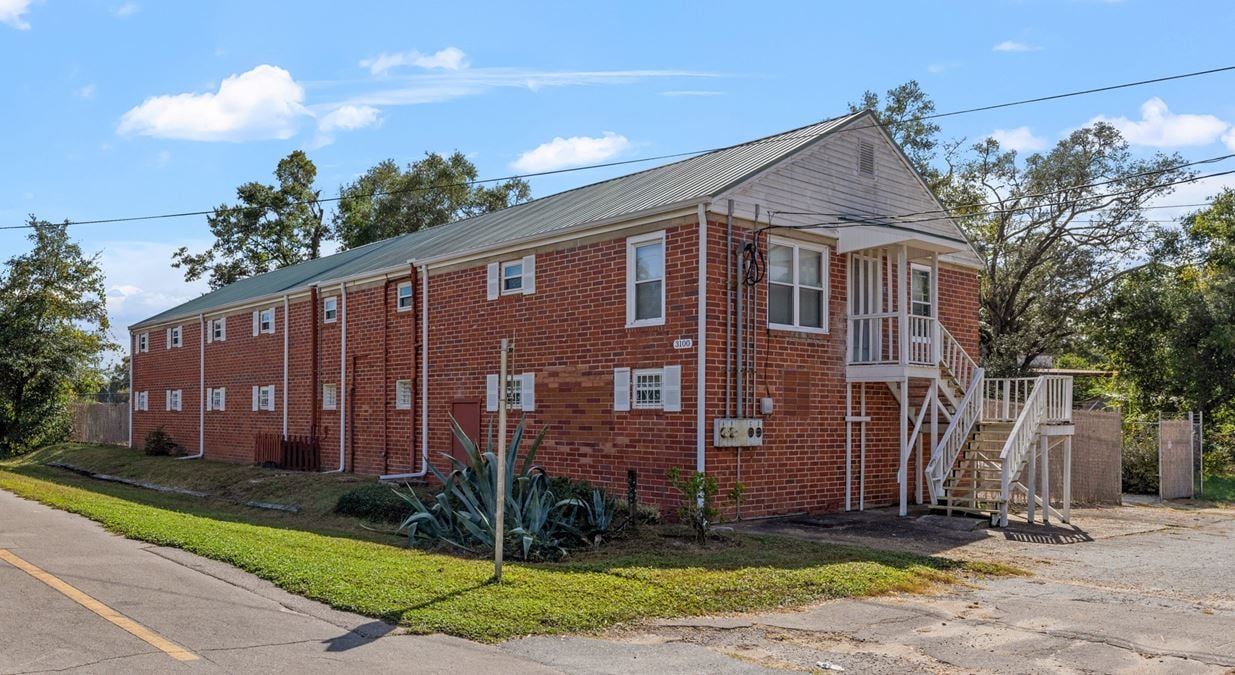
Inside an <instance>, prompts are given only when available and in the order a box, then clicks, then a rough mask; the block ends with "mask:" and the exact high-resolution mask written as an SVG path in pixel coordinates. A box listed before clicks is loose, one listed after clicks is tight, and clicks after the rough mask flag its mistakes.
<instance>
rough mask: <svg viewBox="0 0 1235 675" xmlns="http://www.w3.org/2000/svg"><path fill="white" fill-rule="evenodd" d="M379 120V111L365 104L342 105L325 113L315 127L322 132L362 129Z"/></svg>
mask: <svg viewBox="0 0 1235 675" xmlns="http://www.w3.org/2000/svg"><path fill="white" fill-rule="evenodd" d="M380 121H381V111H380V110H378V109H377V108H374V107H372V106H367V105H344V106H339V107H338V108H335V109H334V110H332V111H330V112H329V113H327V114H326V115H325V116H323V117H322V118H321V119H320V120H318V122H317V128H318V129H319V130H321V131H324V132H331V131H335V130H343V131H351V130H352V129H363V128H364V127H370V126H373V125H374V124H377V123H378V122H380Z"/></svg>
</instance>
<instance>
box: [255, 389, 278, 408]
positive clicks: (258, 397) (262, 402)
mask: <svg viewBox="0 0 1235 675" xmlns="http://www.w3.org/2000/svg"><path fill="white" fill-rule="evenodd" d="M253 409H254V410H274V385H273V384H268V385H266V386H264V387H259V386H254V387H253Z"/></svg>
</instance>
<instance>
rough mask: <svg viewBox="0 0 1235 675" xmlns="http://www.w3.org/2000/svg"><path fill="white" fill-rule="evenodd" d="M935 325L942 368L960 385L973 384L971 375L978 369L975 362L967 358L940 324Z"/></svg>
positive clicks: (967, 353)
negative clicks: (937, 331)
mask: <svg viewBox="0 0 1235 675" xmlns="http://www.w3.org/2000/svg"><path fill="white" fill-rule="evenodd" d="M936 325H937V326H938V327H939V337H940V341H939V342H940V362H942V363H943V367H944V368H946V369H947V370H948V372H949V373H950V374H951V375H952V379H954V380H956V381H957V382H959V383H961V384H965V383H966V382H973V373H974V371H976V370H977V369H978V364H977V362H976V361H974V360H973V357H971V356H969V352H967V351H965V348H964V347H962V346H961V343H959V342H957V341H956V338H954V337H952V334H951V333H949V332H948V329H947V328H944V326H943V324H942V323H938V322H936Z"/></svg>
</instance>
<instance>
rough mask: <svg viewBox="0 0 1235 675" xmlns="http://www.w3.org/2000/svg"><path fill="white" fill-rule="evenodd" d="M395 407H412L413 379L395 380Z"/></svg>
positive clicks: (405, 408)
mask: <svg viewBox="0 0 1235 675" xmlns="http://www.w3.org/2000/svg"><path fill="white" fill-rule="evenodd" d="M395 408H396V409H398V410H411V409H412V381H411V380H398V381H396V382H395Z"/></svg>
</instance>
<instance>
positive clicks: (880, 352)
mask: <svg viewBox="0 0 1235 675" xmlns="http://www.w3.org/2000/svg"><path fill="white" fill-rule="evenodd" d="M907 325H908V327H909V334H908V335H907V336H905V337H902V335H901V331H900V327H901V322H900V314H899V313H897V312H880V313H878V314H861V315H857V316H850V317H849V337H848V339H849V365H855V366H857V365H907V364H913V365H927V366H933V365H935V364H936V363H938V362H939V356H938V353H937V351H936V349H935V345H937V344H938V343H939V329H941V328H942V326H940V324H939V321H938V320H936V319H935V318H934V317H930V316H913V315H910V316H909V320H908V322H907ZM902 342H903V343H904V344H905V345H906V346H907V348H906V349H905V350H903V352H902V350H901V345H902ZM962 381H964V380H962Z"/></svg>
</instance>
